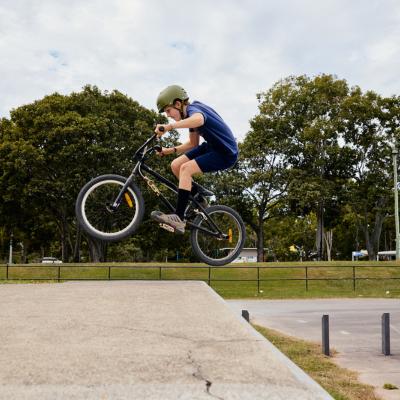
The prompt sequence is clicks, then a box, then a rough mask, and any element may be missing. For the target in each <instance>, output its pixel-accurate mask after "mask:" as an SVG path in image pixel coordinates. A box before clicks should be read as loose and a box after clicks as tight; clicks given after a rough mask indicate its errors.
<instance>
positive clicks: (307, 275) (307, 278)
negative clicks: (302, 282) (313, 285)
mask: <svg viewBox="0 0 400 400" xmlns="http://www.w3.org/2000/svg"><path fill="white" fill-rule="evenodd" d="M305 268H306V292H308V267H305Z"/></svg>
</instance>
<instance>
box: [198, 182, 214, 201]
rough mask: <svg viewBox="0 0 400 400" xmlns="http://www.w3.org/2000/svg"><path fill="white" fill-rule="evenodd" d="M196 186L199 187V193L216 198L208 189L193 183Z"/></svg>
mask: <svg viewBox="0 0 400 400" xmlns="http://www.w3.org/2000/svg"><path fill="white" fill-rule="evenodd" d="M193 184H194V185H196V186H197V192H198V193H199V194H200V195H202V196H207V197H209V196H214V193H213V192H212V191H211V190H208V189H206V188H205V187H204V186H201V185H199V184H198V183H196V182H193Z"/></svg>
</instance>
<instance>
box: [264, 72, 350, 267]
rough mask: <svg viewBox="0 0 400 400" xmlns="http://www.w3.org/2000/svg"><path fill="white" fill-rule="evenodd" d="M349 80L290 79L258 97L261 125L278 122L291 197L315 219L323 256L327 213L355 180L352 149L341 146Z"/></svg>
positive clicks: (323, 77)
mask: <svg viewBox="0 0 400 400" xmlns="http://www.w3.org/2000/svg"><path fill="white" fill-rule="evenodd" d="M348 91H349V89H348V86H347V83H346V81H345V80H339V79H336V78H335V77H334V76H332V75H320V76H317V77H315V78H314V79H311V78H309V77H307V76H298V77H289V78H286V79H284V80H282V81H280V82H278V83H276V84H275V85H274V86H273V87H272V88H271V89H270V90H269V91H267V92H265V93H261V94H259V99H260V103H261V104H260V107H259V108H260V115H261V116H262V119H263V121H274V123H273V125H274V132H273V134H274V137H275V140H276V141H278V142H281V143H283V146H282V152H283V157H284V160H285V162H286V163H287V165H288V167H289V168H290V170H291V171H290V175H288V176H290V181H289V187H288V196H289V197H290V198H291V199H292V200H294V202H295V203H297V207H298V208H299V209H307V210H308V212H309V211H311V210H313V211H315V213H316V215H317V221H318V222H317V232H316V249H317V253H318V257H319V259H321V258H322V255H323V232H324V213H325V210H326V209H327V208H329V207H332V206H334V204H335V203H336V202H337V201H338V197H339V196H340V195H341V193H342V191H343V189H344V184H345V182H346V179H348V177H349V176H351V173H352V169H351V167H352V163H351V162H350V160H351V157H352V151H351V149H349V148H347V147H344V146H342V145H341V141H342V138H343V135H342V133H341V132H342V130H341V128H342V125H343V123H342V120H341V118H342V116H341V104H342V102H343V100H344V99H345V98H346V97H347V95H348Z"/></svg>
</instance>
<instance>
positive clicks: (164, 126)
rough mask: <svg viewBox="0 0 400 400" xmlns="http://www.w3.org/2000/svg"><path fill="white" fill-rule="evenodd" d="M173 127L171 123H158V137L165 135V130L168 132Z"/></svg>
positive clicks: (156, 131)
mask: <svg viewBox="0 0 400 400" xmlns="http://www.w3.org/2000/svg"><path fill="white" fill-rule="evenodd" d="M171 129H172V126H171V124H157V125H156V129H155V130H154V132H155V133H156V134H157V136H158V137H161V136H162V135H164V133H165V132H168V131H170V130H171Z"/></svg>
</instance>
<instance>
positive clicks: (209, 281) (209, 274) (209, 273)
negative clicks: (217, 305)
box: [208, 266, 211, 286]
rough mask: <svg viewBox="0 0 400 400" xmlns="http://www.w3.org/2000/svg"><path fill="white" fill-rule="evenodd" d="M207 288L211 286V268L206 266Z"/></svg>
mask: <svg viewBox="0 0 400 400" xmlns="http://www.w3.org/2000/svg"><path fill="white" fill-rule="evenodd" d="M208 286H211V267H210V266H208Z"/></svg>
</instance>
